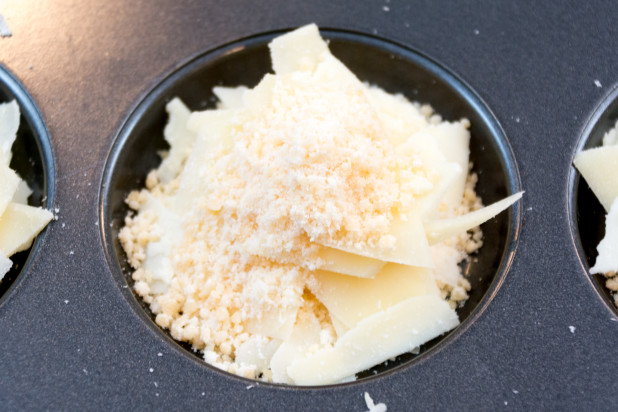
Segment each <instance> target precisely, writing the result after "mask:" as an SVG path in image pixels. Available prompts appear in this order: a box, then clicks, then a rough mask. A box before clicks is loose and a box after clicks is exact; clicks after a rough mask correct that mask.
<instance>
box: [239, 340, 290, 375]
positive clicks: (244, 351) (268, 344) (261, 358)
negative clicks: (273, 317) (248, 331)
mask: <svg viewBox="0 0 618 412" xmlns="http://www.w3.org/2000/svg"><path fill="white" fill-rule="evenodd" d="M280 345H281V341H279V340H276V339H268V338H266V337H264V336H261V335H253V336H251V337H250V338H249V339H247V340H246V341H245V342H243V343H242V344H241V345H240V346H239V347H238V350H237V351H236V363H238V364H239V365H241V367H242V366H249V367H254V368H255V374H256V375H257V374H260V373H264V372H265V371H267V370H268V369H269V368H270V365H271V359H272V358H273V355H274V354H275V353H277V351H278V349H279V346H280Z"/></svg>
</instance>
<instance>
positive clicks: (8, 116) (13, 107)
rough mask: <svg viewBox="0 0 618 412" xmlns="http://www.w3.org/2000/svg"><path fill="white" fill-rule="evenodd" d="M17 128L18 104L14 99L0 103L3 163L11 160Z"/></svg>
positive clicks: (0, 140) (0, 147)
mask: <svg viewBox="0 0 618 412" xmlns="http://www.w3.org/2000/svg"><path fill="white" fill-rule="evenodd" d="M18 129H19V105H18V104H17V102H16V101H15V100H13V101H11V102H9V103H4V104H0V153H2V156H3V159H4V163H5V164H6V165H7V166H8V165H9V163H10V162H11V147H12V146H13V142H14V141H15V139H16V138H17V130H18Z"/></svg>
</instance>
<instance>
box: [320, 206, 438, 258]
mask: <svg viewBox="0 0 618 412" xmlns="http://www.w3.org/2000/svg"><path fill="white" fill-rule="evenodd" d="M389 234H390V235H391V236H392V237H393V239H394V240H395V244H394V247H393V248H391V249H381V248H372V247H369V246H367V245H363V244H360V245H341V244H339V243H337V242H324V243H323V244H324V246H328V247H331V248H334V249H339V250H342V251H344V252H348V253H353V254H356V255H361V256H364V257H367V258H370V259H375V260H382V261H384V262H392V263H400V264H402V265H408V266H420V267H428V268H431V267H433V261H432V259H431V252H430V250H429V243H428V241H427V236H426V235H425V229H424V227H423V223H422V221H421V219H420V216H418V215H417V214H411V215H409V216H407V217H406V220H403V219H401V218H397V219H395V220H393V223H392V225H391V230H390V232H389Z"/></svg>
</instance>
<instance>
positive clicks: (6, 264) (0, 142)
mask: <svg viewBox="0 0 618 412" xmlns="http://www.w3.org/2000/svg"><path fill="white" fill-rule="evenodd" d="M19 117H20V115H19V106H18V105H17V102H15V101H12V102H9V103H2V104H0V281H1V280H2V278H4V275H6V274H7V273H8V272H9V270H10V269H11V266H13V262H12V261H11V259H9V258H10V257H11V256H12V255H13V254H15V253H17V252H21V251H24V250H27V249H28V248H29V247H30V245H31V244H32V241H33V240H34V238H35V237H36V235H37V234H39V232H40V231H41V230H43V228H44V227H45V226H46V225H47V224H48V223H49V221H50V220H51V219H52V218H53V215H52V213H51V212H50V211H48V210H45V209H42V208H39V207H33V206H28V197H29V196H30V195H31V194H32V190H30V188H29V187H28V184H27V183H26V182H25V181H24V180H23V179H21V178H20V177H19V176H18V175H17V173H15V171H13V170H12V169H11V168H10V167H9V164H10V162H11V157H12V153H11V148H12V147H13V142H15V139H16V138H17V129H18V128H19Z"/></svg>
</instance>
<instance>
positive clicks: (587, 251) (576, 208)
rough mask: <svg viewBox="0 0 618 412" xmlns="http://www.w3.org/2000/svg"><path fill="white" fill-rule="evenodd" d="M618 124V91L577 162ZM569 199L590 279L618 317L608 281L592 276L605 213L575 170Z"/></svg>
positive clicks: (586, 134) (595, 121)
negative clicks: (591, 271)
mask: <svg viewBox="0 0 618 412" xmlns="http://www.w3.org/2000/svg"><path fill="white" fill-rule="evenodd" d="M617 120H618V87H615V88H614V89H613V90H612V91H611V92H610V93H609V94H608V95H607V97H606V98H605V99H604V100H603V101H602V102H601V104H600V105H599V107H598V108H597V109H596V110H595V111H594V112H593V114H592V116H591V117H590V119H589V120H588V122H587V123H586V126H585V127H584V130H583V132H582V134H581V136H580V138H579V141H578V143H577V146H576V147H575V152H574V154H573V158H574V157H575V156H576V155H577V154H578V153H579V152H581V151H583V150H587V149H591V148H593V147H599V146H602V145H603V136H604V135H605V133H606V132H608V131H609V130H610V129H612V128H613V127H614V126H615V124H616V121H617ZM568 196H569V199H568V203H567V204H568V206H569V226H570V228H571V237H572V239H573V244H574V246H575V250H576V251H577V254H578V256H579V260H580V262H581V264H582V267H583V269H584V271H585V273H586V277H587V278H588V279H589V280H590V282H591V284H592V286H593V287H594V289H595V290H596V292H597V294H598V295H599V297H600V298H601V299H602V300H603V301H604V302H605V304H606V305H607V307H608V309H609V310H610V311H611V312H612V313H613V314H614V316H615V317H618V309H617V308H616V305H615V304H614V298H613V297H612V295H611V291H610V290H609V289H608V288H607V287H606V286H605V281H606V280H607V278H606V277H605V276H603V275H600V274H598V275H591V274H590V268H591V267H592V266H594V262H595V261H596V258H597V255H598V253H597V246H598V244H599V242H600V241H601V239H603V237H604V236H605V215H606V213H605V209H604V208H603V206H602V205H601V203H600V202H599V200H598V199H597V197H596V196H595V195H594V193H593V192H592V190H591V189H590V187H589V186H588V183H586V181H585V180H584V178H583V177H582V176H581V174H580V173H579V172H578V171H577V169H576V168H575V166H571V171H570V174H569V193H568Z"/></svg>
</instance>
